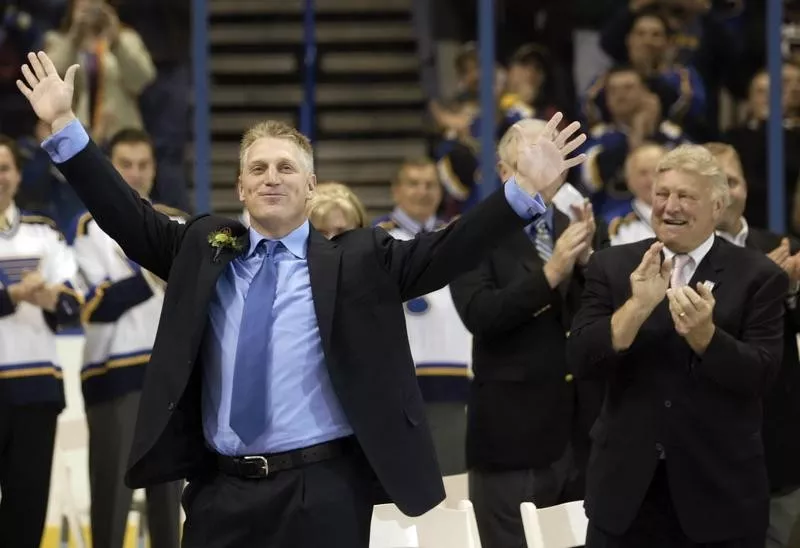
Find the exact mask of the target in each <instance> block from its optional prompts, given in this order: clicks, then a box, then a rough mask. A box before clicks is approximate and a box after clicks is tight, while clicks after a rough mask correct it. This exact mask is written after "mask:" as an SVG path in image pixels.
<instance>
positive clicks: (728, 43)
mask: <svg viewBox="0 0 800 548" xmlns="http://www.w3.org/2000/svg"><path fill="white" fill-rule="evenodd" d="M644 8H649V9H657V10H659V11H660V12H661V14H662V15H663V16H664V17H665V18H666V20H667V21H668V23H669V25H670V29H671V31H672V32H673V33H674V36H673V43H674V45H675V52H674V54H673V55H672V62H674V63H678V64H681V65H684V66H692V67H695V68H696V69H697V71H698V72H699V73H700V76H701V79H702V81H703V84H704V85H705V91H706V108H705V113H706V115H707V119H708V123H709V124H708V127H707V128H706V129H707V131H708V133H709V134H712V135H713V134H714V133H715V132H716V131H717V119H718V97H719V92H720V90H721V88H722V85H723V84H724V83H725V82H727V81H728V79H729V78H730V76H731V75H732V74H733V73H735V71H736V68H737V67H736V63H737V60H738V59H739V57H740V54H741V45H740V41H737V40H736V39H735V38H734V37H733V36H731V34H730V32H729V31H728V29H727V28H726V27H725V25H724V24H723V23H722V22H721V21H719V20H718V19H717V18H716V17H715V16H714V14H713V13H710V8H711V2H710V0H629V1H628V5H627V6H625V7H623V8H621V9H620V10H619V11H618V12H617V13H616V14H615V15H614V17H612V18H611V19H610V20H609V21H608V23H607V24H606V26H605V28H604V29H603V31H602V36H601V41H600V45H601V46H602V48H603V50H604V51H605V52H606V53H607V54H608V55H609V56H610V57H611V58H612V59H613V60H614V61H616V62H617V63H625V62H631V61H633V59H631V58H630V57H629V49H628V47H627V40H628V38H627V37H628V35H629V33H630V30H631V28H632V26H633V22H634V19H635V14H636V12H638V11H639V10H641V9H644Z"/></svg>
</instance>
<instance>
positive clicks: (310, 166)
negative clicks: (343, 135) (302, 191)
mask: <svg viewBox="0 0 800 548" xmlns="http://www.w3.org/2000/svg"><path fill="white" fill-rule="evenodd" d="M265 137H271V138H273V139H286V140H287V141H290V142H292V143H294V144H295V145H296V146H297V148H298V149H300V161H301V162H302V164H303V167H304V168H306V170H307V171H308V172H309V173H314V151H313V149H312V147H311V141H309V139H308V137H306V136H305V135H303V134H302V133H300V132H299V131H298V130H297V129H295V128H293V127H292V126H290V125H289V124H286V123H284V122H281V121H279V120H264V121H262V122H258V123H257V124H255V125H252V126H250V127H249V128H248V129H247V131H245V132H244V135H242V141H241V143H240V145H239V166H240V172H241V169H242V168H243V167H244V160H245V157H246V156H247V151H248V150H249V149H250V147H251V146H253V143H255V142H256V141H258V140H259V139H262V138H265Z"/></svg>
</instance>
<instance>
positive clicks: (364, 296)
mask: <svg viewBox="0 0 800 548" xmlns="http://www.w3.org/2000/svg"><path fill="white" fill-rule="evenodd" d="M28 60H29V63H30V66H28V65H26V66H24V67H23V69H22V71H23V75H24V78H25V80H26V82H27V84H26V83H23V82H21V81H20V82H18V86H19V88H20V90H21V91H22V93H23V94H24V95H25V96H26V97H27V98H28V100H29V101H30V103H31V105H32V107H33V109H34V110H35V112H36V114H37V115H38V116H39V118H40V119H42V120H43V121H45V122H47V123H48V124H50V126H51V131H52V135H51V136H50V137H49V138H48V139H47V140H46V141H45V143H44V144H43V146H44V147H45V149H47V150H48V152H49V153H50V156H51V158H52V159H53V160H54V161H55V162H56V164H57V165H58V167H59V170H60V171H61V172H62V173H63V174H64V175H65V176H66V178H67V180H68V181H69V182H70V183H71V184H72V185H73V186H74V187H75V188H76V191H77V192H78V194H79V195H80V197H81V198H82V199H83V201H84V203H85V204H86V206H87V207H88V209H89V211H90V212H91V213H92V215H93V217H94V218H95V219H96V221H97V223H98V225H99V226H100V227H101V228H102V229H103V230H104V231H105V232H106V233H107V234H109V235H110V236H111V237H112V238H113V239H114V240H116V241H117V242H118V243H119V244H120V246H121V247H122V248H123V250H124V251H125V253H126V255H127V256H128V257H130V258H131V259H132V260H134V261H135V262H136V263H137V264H139V265H141V266H142V267H143V268H146V269H147V270H149V271H151V272H153V273H154V274H156V275H157V276H159V277H161V278H163V279H166V280H167V281H168V284H167V290H166V294H165V296H164V307H163V312H162V316H161V322H160V324H159V331H158V335H157V337H156V342H155V346H154V348H153V353H152V357H151V360H150V365H149V367H148V369H147V373H146V378H145V383H144V388H143V391H142V396H141V405H140V408H139V417H138V421H137V425H136V434H135V439H134V442H133V448H132V450H131V456H130V460H129V467H128V470H127V473H126V482H127V484H128V485H129V486H131V487H143V486H146V485H150V484H153V483H159V482H165V481H170V480H175V479H180V478H184V477H186V478H188V479H189V481H190V483H189V486H188V488H187V491H185V492H184V500H183V502H184V507H185V509H186V514H187V523H186V527H185V531H184V537H183V542H184V545H185V546H187V547H196V546H203V547H206V548H208V547H212V548H213V547H222V546H224V547H226V548H230V547H235V548H238V547H242V548H245V547H246V548H256V547H267V546H268V547H270V548H273V547H277V548H288V547H292V548H294V547H303V548H317V547H320V548H321V547H325V548H331V547H334V548H336V547H341V548H358V547H366V546H367V545H368V542H369V526H370V519H371V514H372V505H373V503H374V502H375V498H374V495H375V483H376V482H375V480H376V479H377V483H379V484H380V485H381V486H382V488H383V489H384V490H385V492H386V493H387V494H388V496H389V498H390V499H391V500H392V501H394V502H395V503H396V504H397V506H398V507H399V508H400V509H401V510H402V511H404V512H406V513H408V514H412V515H417V514H421V513H423V512H425V511H427V510H429V509H430V508H432V507H433V506H435V505H436V504H438V503H439V502H440V501H441V500H442V499H443V498H444V489H443V485H442V480H441V474H440V472H439V468H438V466H437V462H436V457H435V453H434V448H433V444H432V442H431V436H430V432H429V429H428V426H427V423H426V420H425V413H424V407H423V402H422V398H421V396H420V392H419V388H418V385H417V379H416V375H415V370H414V364H413V361H412V359H411V354H410V351H409V347H408V340H407V337H406V331H405V318H404V316H403V309H402V303H403V302H404V301H406V300H408V299H411V298H414V297H418V296H420V295H424V294H427V293H430V292H432V291H434V290H437V289H439V288H441V287H443V286H445V285H446V284H448V283H449V282H450V281H451V280H452V279H453V278H454V277H456V276H457V275H458V274H460V273H462V272H465V271H467V270H469V269H470V268H472V267H474V266H475V265H476V264H477V263H478V262H479V261H480V259H481V258H482V257H483V256H484V255H485V254H486V253H487V252H488V250H489V249H490V248H491V247H492V246H493V245H495V244H496V243H497V242H498V241H499V240H501V239H502V238H504V237H505V236H507V235H509V234H511V233H513V232H515V231H518V230H519V229H520V228H521V227H522V226H523V225H525V224H528V223H529V222H531V221H532V220H535V219H536V218H538V217H539V216H540V215H541V214H542V213H543V212H544V210H545V209H546V203H547V202H548V201H549V200H550V199H551V198H552V196H553V195H554V193H555V187H556V186H557V185H556V183H557V181H558V180H559V179H560V177H561V174H562V173H563V172H564V171H565V170H567V169H569V168H570V167H572V166H574V165H578V164H579V163H580V162H581V161H583V159H584V157H583V156H582V155H581V156H578V157H576V158H572V159H566V156H567V155H569V154H570V153H571V152H572V151H574V150H575V149H576V148H577V147H578V146H579V145H580V144H581V143H582V142H583V140H584V139H585V137H583V136H579V137H578V138H576V139H573V140H569V139H570V137H571V135H572V134H574V133H575V131H577V129H578V127H579V126H578V124H572V125H571V126H569V127H568V128H567V129H565V130H564V131H562V132H560V133H558V132H556V130H555V128H556V127H557V125H558V123H559V121H560V120H561V116H560V115H556V116H554V117H553V119H552V120H551V121H550V122H549V123H548V126H547V128H546V131H545V132H543V135H542V137H541V138H540V139H538V140H537V141H536V142H534V143H530V142H528V141H526V140H524V139H522V140H520V143H519V160H518V162H517V164H516V165H515V166H514V177H513V179H514V180H512V181H509V182H507V183H506V185H505V186H504V188H503V189H502V190H500V191H499V192H497V193H495V195H493V196H491V197H490V198H488V199H487V200H485V201H484V202H483V203H481V204H480V205H479V206H477V207H476V208H475V209H474V210H473V211H471V212H470V213H469V214H467V215H465V216H464V217H462V218H461V219H460V220H458V221H456V222H454V223H452V224H450V225H449V226H448V227H447V228H445V229H443V230H441V231H437V232H432V233H427V234H423V235H420V236H418V237H416V238H414V239H413V240H409V241H399V240H395V239H393V238H391V237H390V236H389V235H388V234H387V233H386V232H385V231H384V230H382V229H378V228H376V229H359V230H352V231H349V232H346V233H344V234H342V235H340V236H338V237H336V238H334V239H332V240H327V239H326V238H324V237H323V236H322V235H321V234H319V233H318V232H317V231H316V230H314V228H313V227H312V226H311V225H310V224H309V222H308V219H307V218H306V202H307V200H308V199H309V198H310V197H311V195H312V193H313V191H314V188H315V185H316V177H315V175H314V164H313V158H312V153H311V152H312V151H311V145H310V143H309V141H308V139H307V138H306V137H304V136H303V135H302V134H300V133H299V132H298V131H297V130H295V129H294V128H291V127H289V126H286V125H285V124H282V123H279V122H270V121H268V122H262V123H259V124H256V125H255V126H253V127H252V128H251V129H250V130H248V131H247V132H246V133H245V135H244V138H243V140H242V147H241V150H240V167H241V176H240V178H239V181H238V185H237V190H238V192H239V199H240V200H241V201H242V202H243V203H244V205H245V207H246V209H247V212H248V214H249V217H250V227H249V228H245V227H244V226H242V225H241V224H239V223H238V222H236V221H233V220H230V219H225V218H222V217H217V216H213V215H201V216H198V217H195V218H193V219H190V220H189V221H188V222H187V223H186V224H179V223H176V222H171V221H170V220H169V219H168V218H167V217H165V216H164V215H162V214H160V213H158V212H157V211H155V210H154V209H153V208H152V207H151V206H150V205H149V204H148V203H147V202H146V201H143V200H141V199H140V198H139V197H138V195H136V194H135V193H134V192H133V191H131V190H130V189H129V188H128V187H127V185H126V184H125V183H124V182H123V181H122V179H121V178H120V177H119V175H118V174H117V172H116V171H115V170H114V168H113V167H112V166H111V165H110V164H109V163H108V161H107V160H106V159H105V158H104V156H103V155H102V154H101V153H100V151H99V150H98V149H97V147H96V146H95V145H94V144H93V143H92V142H91V141H90V140H89V138H88V136H87V135H86V132H85V131H84V129H83V128H82V127H81V125H80V123H79V122H78V121H77V120H76V119H75V116H74V113H73V112H72V111H71V104H72V95H73V82H74V78H75V72H76V70H77V68H78V67H77V65H75V66H72V67H70V68H69V69H68V70H67V72H66V74H65V76H64V80H62V79H61V78H60V77H59V76H58V74H56V71H55V68H54V67H53V64H52V62H51V61H50V59H49V58H48V57H47V56H46V55H45V54H43V53H39V54H38V55H37V54H33V53H32V54H29V56H28Z"/></svg>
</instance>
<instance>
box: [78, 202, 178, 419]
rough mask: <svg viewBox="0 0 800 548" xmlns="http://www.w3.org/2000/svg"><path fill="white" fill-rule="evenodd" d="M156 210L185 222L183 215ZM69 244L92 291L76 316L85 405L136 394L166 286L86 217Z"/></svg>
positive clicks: (88, 214) (175, 219) (91, 219)
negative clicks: (79, 322)
mask: <svg viewBox="0 0 800 548" xmlns="http://www.w3.org/2000/svg"><path fill="white" fill-rule="evenodd" d="M156 207H157V208H158V209H161V210H162V211H165V210H166V211H165V212H168V213H169V216H170V218H171V219H172V220H174V221H176V222H184V219H185V216H186V214H184V213H183V212H180V211H178V210H174V209H172V210H167V208H164V206H156ZM73 246H74V248H75V256H76V258H77V261H78V265H79V268H80V272H81V274H82V275H83V277H84V279H85V280H86V283H87V285H88V286H89V287H90V288H91V289H90V292H89V294H88V295H87V299H86V304H85V305H84V307H83V311H82V314H81V319H82V321H83V325H84V332H85V335H86V343H85V345H84V355H83V368H82V370H81V381H82V387H83V396H84V401H85V402H86V405H92V404H94V403H98V402H101V401H106V400H109V399H113V398H116V397H119V396H122V395H124V394H126V393H129V392H133V391H137V390H141V387H142V382H143V380H144V369H145V366H146V365H147V364H148V362H149V361H150V353H151V352H152V349H153V344H154V342H155V338H156V332H157V331H158V323H159V317H160V315H161V307H162V304H163V302H164V289H165V283H164V281H163V280H161V279H159V278H158V277H156V276H155V275H154V274H152V273H151V272H148V271H147V270H145V269H142V268H141V267H139V265H137V264H136V263H134V262H133V261H131V260H130V259H128V258H127V257H126V256H125V254H124V252H123V251H122V249H121V248H120V246H119V244H117V243H116V242H115V241H114V240H112V239H111V237H110V236H109V235H108V234H106V233H105V232H104V231H103V230H102V229H101V228H100V227H99V226H98V225H97V223H96V221H95V220H94V218H92V216H91V214H90V213H85V214H84V215H82V216H81V218H80V219H79V221H78V225H77V229H76V234H75V242H74V244H73Z"/></svg>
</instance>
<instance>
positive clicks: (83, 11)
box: [45, 0, 156, 143]
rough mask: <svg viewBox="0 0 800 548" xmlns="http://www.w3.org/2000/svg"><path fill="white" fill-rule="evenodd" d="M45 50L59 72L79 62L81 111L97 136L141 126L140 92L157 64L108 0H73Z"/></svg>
mask: <svg viewBox="0 0 800 548" xmlns="http://www.w3.org/2000/svg"><path fill="white" fill-rule="evenodd" d="M45 50H46V51H47V54H48V55H49V56H50V58H51V59H52V60H53V64H55V66H56V69H57V70H58V72H59V74H61V75H63V74H64V73H65V71H66V70H67V68H68V67H69V66H70V65H73V64H75V63H79V64H80V65H81V70H80V72H79V73H78V78H77V79H76V81H75V87H76V91H75V100H76V107H75V108H76V111H75V113H76V114H77V115H78V118H79V119H80V121H81V123H82V124H83V125H84V127H86V128H89V129H90V133H91V135H92V138H94V139H95V140H96V141H98V142H100V143H103V142H104V141H106V140H107V139H108V138H110V137H111V136H112V135H114V134H116V133H117V132H118V131H119V130H121V129H123V128H136V129H142V117H141V114H140V112H139V106H138V100H139V95H140V94H141V93H142V91H143V90H144V88H145V87H147V86H148V85H149V84H150V83H151V82H152V81H153V80H154V79H155V77H156V69H155V67H154V66H153V61H152V59H151V58H150V53H149V52H148V51H147V48H146V47H145V45H144V43H143V42H142V39H141V37H140V36H139V34H138V33H137V32H136V31H134V30H133V29H131V28H130V27H126V26H123V25H121V24H120V21H119V17H118V16H117V13H116V11H115V10H114V8H113V7H111V6H110V5H109V4H108V3H107V2H106V0H70V2H69V5H68V6H67V11H66V15H65V16H64V20H63V22H62V24H61V28H60V29H59V30H57V31H52V32H49V33H47V34H46V35H45Z"/></svg>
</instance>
